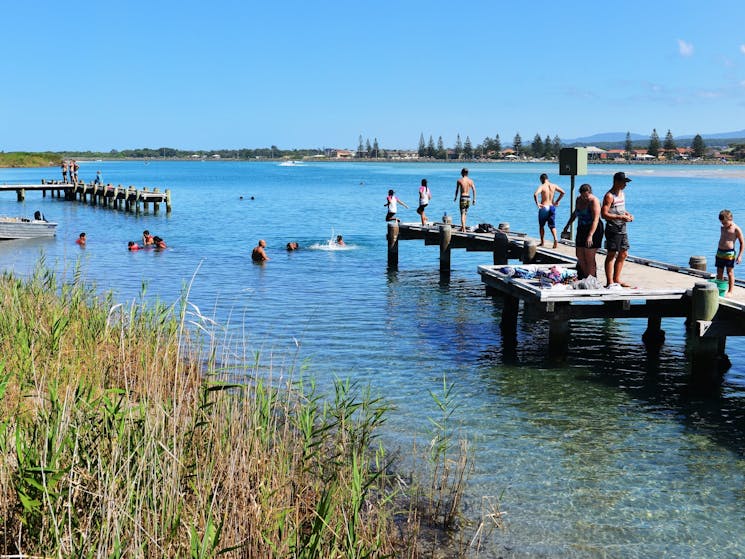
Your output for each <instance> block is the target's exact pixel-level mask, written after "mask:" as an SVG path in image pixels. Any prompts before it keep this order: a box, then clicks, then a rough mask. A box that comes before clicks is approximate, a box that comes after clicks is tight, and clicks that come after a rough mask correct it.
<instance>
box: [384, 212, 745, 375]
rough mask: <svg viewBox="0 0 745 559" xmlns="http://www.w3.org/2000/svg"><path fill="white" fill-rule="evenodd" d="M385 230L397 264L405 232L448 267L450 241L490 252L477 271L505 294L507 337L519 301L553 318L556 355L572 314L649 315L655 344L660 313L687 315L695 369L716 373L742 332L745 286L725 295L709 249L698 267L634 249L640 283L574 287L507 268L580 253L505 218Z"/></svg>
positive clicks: (628, 267)
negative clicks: (481, 228) (496, 225)
mask: <svg viewBox="0 0 745 559" xmlns="http://www.w3.org/2000/svg"><path fill="white" fill-rule="evenodd" d="M387 238H388V264H389V266H390V267H392V268H396V267H397V266H398V242H399V241H402V240H416V239H419V240H424V244H425V245H437V246H439V249H440V272H441V274H449V272H450V259H451V251H452V250H453V249H459V248H461V249H465V250H467V251H482V252H491V253H492V264H488V265H487V264H485V265H481V266H479V267H478V270H477V271H478V273H479V275H480V276H481V280H482V282H483V283H484V284H485V286H486V291H487V293H488V294H489V295H492V296H499V297H501V298H502V299H503V306H502V320H501V329H502V332H503V335H504V340H505V343H509V342H510V340H514V337H515V335H516V331H517V320H518V316H519V310H520V304H521V302H522V307H523V319H525V320H546V321H547V322H548V333H549V348H548V349H549V355H551V356H553V357H556V358H562V357H563V356H565V355H566V352H567V351H568V345H569V342H570V339H571V321H572V320H585V319H592V318H637V319H646V320H647V329H646V331H645V332H644V334H643V336H642V340H643V341H644V343H645V344H646V345H647V347H648V348H650V349H654V348H659V346H660V345H661V344H662V343H663V342H664V339H665V333H664V331H663V330H662V329H661V320H662V318H664V317H685V318H686V319H687V320H686V331H687V334H688V342H689V343H688V348H689V356H690V360H691V363H692V371H693V372H694V374H695V375H697V376H698V377H704V378H706V379H717V380H718V379H720V378H721V374H722V373H723V372H724V371H726V370H727V369H728V368H729V366H730V362H729V359H728V357H727V355H726V353H725V347H726V339H727V337H728V336H743V335H745V288H744V287H742V283H741V282H738V286H737V287H735V293H734V295H733V297H731V298H726V299H725V298H723V297H720V296H719V290H718V288H717V286H716V285H715V284H714V283H712V282H711V281H709V280H710V279H711V278H713V274H711V273H709V272H707V271H706V269H705V268H706V263H705V260H706V259H705V258H704V257H696V256H694V257H691V261H690V266H693V267H685V266H677V265H674V264H666V263H664V262H659V261H655V260H649V259H644V258H638V257H633V256H629V257H628V259H627V260H626V264H625V265H624V269H623V275H624V281H626V282H628V283H629V284H630V285H633V286H635V287H633V288H618V289H605V288H601V289H572V288H571V287H568V286H561V285H560V286H558V287H548V286H547V285H546V284H545V283H544V285H542V284H541V281H540V279H538V278H532V279H525V278H517V277H515V276H513V275H510V269H509V268H510V267H512V268H513V269H514V268H515V267H520V266H523V267H525V266H531V267H532V268H531V269H532V270H534V271H540V269H541V268H550V267H551V266H555V265H558V266H561V267H563V268H565V269H569V270H574V269H576V266H577V259H576V257H575V256H574V244H573V243H572V242H567V241H562V242H561V243H560V244H559V246H558V247H557V248H555V249H554V248H546V247H539V246H538V245H537V243H536V240H535V239H532V238H530V237H528V236H527V235H525V234H521V233H511V232H509V225H508V224H502V225H500V230H498V231H497V232H494V233H475V232H470V231H469V232H461V231H460V229H459V228H457V227H453V225H452V223H449V222H448V223H436V224H428V225H425V226H422V225H420V224H414V223H398V222H390V223H389V224H388V235H387ZM604 253H605V251H604V250H601V251H599V254H598V256H597V261H598V262H597V263H598V270H599V271H602V270H603V261H604ZM511 261H512V262H511ZM701 268H703V269H701ZM600 273H602V272H600Z"/></svg>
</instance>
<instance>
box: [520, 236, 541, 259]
mask: <svg viewBox="0 0 745 559" xmlns="http://www.w3.org/2000/svg"><path fill="white" fill-rule="evenodd" d="M537 251H538V247H537V246H536V244H535V241H534V240H532V239H526V240H525V241H524V242H523V253H522V255H521V256H520V260H522V263H523V264H530V263H531V262H533V260H535V254H536V252H537Z"/></svg>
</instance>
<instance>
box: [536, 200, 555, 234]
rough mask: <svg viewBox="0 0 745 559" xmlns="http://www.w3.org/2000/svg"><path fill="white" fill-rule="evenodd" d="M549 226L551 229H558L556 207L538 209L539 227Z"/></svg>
mask: <svg viewBox="0 0 745 559" xmlns="http://www.w3.org/2000/svg"><path fill="white" fill-rule="evenodd" d="M546 224H548V228H549V229H556V206H549V207H548V208H547V207H545V206H543V207H541V208H539V209H538V225H540V226H541V227H543V226H544V225H546Z"/></svg>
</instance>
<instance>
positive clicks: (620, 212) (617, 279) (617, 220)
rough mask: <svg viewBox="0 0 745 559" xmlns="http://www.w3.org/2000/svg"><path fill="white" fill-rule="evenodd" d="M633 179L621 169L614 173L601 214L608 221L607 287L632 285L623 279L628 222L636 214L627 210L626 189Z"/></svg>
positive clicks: (606, 243)
mask: <svg viewBox="0 0 745 559" xmlns="http://www.w3.org/2000/svg"><path fill="white" fill-rule="evenodd" d="M630 182H631V179H630V178H627V177H626V173H624V172H622V171H619V172H618V173H616V174H615V175H613V187H612V188H611V189H610V190H609V191H608V192H606V193H605V196H604V197H603V206H602V207H601V209H600V215H601V216H602V218H603V219H604V220H605V222H606V226H605V248H606V250H607V251H608V254H607V255H606V257H605V278H606V285H605V287H608V286H610V285H611V284H618V285H620V286H621V287H630V286H629V285H628V284H626V283H623V282H622V281H621V271H622V270H623V263H624V262H625V261H626V257H627V256H628V254H629V237H628V235H627V234H626V224H627V223H628V222H630V221H634V216H632V215H631V214H630V213H629V212H627V211H626V196H625V195H624V190H625V189H626V184H627V183H630Z"/></svg>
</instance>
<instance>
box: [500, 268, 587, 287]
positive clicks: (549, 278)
mask: <svg viewBox="0 0 745 559" xmlns="http://www.w3.org/2000/svg"><path fill="white" fill-rule="evenodd" d="M499 272H500V273H502V274H504V275H506V276H508V277H511V278H512V277H514V278H519V279H535V278H537V279H538V280H539V282H540V285H541V288H554V287H562V288H565V289H566V288H568V289H595V287H591V286H590V285H593V284H592V283H591V282H590V281H585V280H584V279H583V280H580V281H577V270H570V269H568V268H564V267H563V266H556V265H554V266H551V267H550V268H546V267H541V266H534V265H530V264H528V265H525V266H514V267H513V266H504V267H503V268H500V269H499ZM585 279H589V278H585ZM592 279H593V280H595V282H597V283H598V284H599V282H598V281H597V279H595V278H592ZM583 282H584V283H583ZM579 284H582V286H580V285H579Z"/></svg>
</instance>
